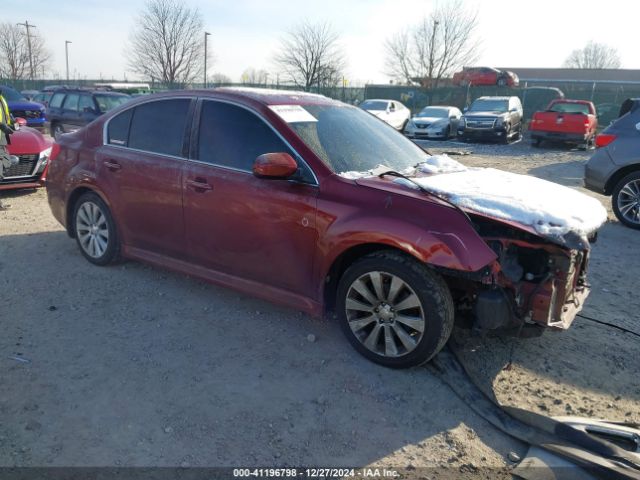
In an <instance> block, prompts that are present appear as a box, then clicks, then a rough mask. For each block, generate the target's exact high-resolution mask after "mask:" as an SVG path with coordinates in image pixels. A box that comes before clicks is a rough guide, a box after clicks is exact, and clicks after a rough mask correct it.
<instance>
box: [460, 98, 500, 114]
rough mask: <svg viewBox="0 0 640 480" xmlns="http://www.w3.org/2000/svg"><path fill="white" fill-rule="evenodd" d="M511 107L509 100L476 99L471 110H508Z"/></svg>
mask: <svg viewBox="0 0 640 480" xmlns="http://www.w3.org/2000/svg"><path fill="white" fill-rule="evenodd" d="M508 109H509V102H508V101H507V100H489V99H483V100H476V101H475V102H473V103H472V104H471V107H469V111H470V112H506V111H507V110H508Z"/></svg>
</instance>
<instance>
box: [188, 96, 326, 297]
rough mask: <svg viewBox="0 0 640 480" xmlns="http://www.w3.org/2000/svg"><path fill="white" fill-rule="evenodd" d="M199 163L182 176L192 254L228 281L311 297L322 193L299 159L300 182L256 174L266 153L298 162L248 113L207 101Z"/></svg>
mask: <svg viewBox="0 0 640 480" xmlns="http://www.w3.org/2000/svg"><path fill="white" fill-rule="evenodd" d="M196 136H197V139H196V140H195V144H194V148H193V150H192V157H193V159H192V160H191V161H189V162H187V164H186V165H185V170H184V174H183V187H184V211H185V229H186V237H187V238H186V240H187V249H188V252H189V255H190V256H191V258H192V261H194V262H197V263H198V264H200V265H202V266H204V267H206V268H210V269H213V270H216V271H219V272H222V273H226V274H229V275H232V276H234V277H240V278H242V279H245V280H252V281H256V282H260V283H264V284H267V285H269V286H272V287H276V288H280V289H284V290H287V291H290V292H292V293H296V294H301V295H312V294H313V286H312V280H311V278H312V270H313V257H314V251H315V247H316V243H317V231H316V228H315V223H316V222H315V215H316V196H317V187H316V182H315V179H314V177H313V174H312V172H311V171H310V170H309V168H308V167H307V166H306V165H305V164H304V163H303V162H302V161H301V159H298V163H299V165H300V169H299V173H298V175H297V179H296V180H266V179H260V178H257V177H255V176H254V175H253V174H252V166H253V163H254V161H255V159H256V157H258V155H261V154H263V153H273V152H287V153H290V154H291V155H292V156H294V158H296V157H295V154H294V152H293V151H291V149H290V148H289V147H288V146H287V144H286V143H285V142H284V141H283V140H282V139H281V138H280V137H279V136H278V135H277V134H276V133H275V131H274V130H272V129H271V127H270V126H269V125H267V124H266V123H265V122H264V121H263V120H262V119H261V118H260V117H258V116H257V115H256V114H254V113H253V112H251V111H249V110H246V109H244V108H243V107H240V106H236V105H232V104H229V103H223V102H217V101H209V100H206V101H203V102H202V106H201V112H200V119H199V127H198V129H197V135H196Z"/></svg>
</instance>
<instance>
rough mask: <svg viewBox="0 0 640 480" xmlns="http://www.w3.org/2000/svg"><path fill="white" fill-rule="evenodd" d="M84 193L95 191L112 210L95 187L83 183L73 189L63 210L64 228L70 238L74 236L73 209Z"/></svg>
mask: <svg viewBox="0 0 640 480" xmlns="http://www.w3.org/2000/svg"><path fill="white" fill-rule="evenodd" d="M85 193H95V194H96V195H98V196H99V197H100V198H101V199H102V201H103V202H104V203H105V204H106V205H107V207H109V209H110V210H112V209H111V205H110V204H109V202H108V201H107V199H106V198H105V196H104V195H103V194H102V193H101V192H100V191H99V190H97V189H96V188H93V187H92V186H89V185H86V184H83V185H79V186H78V187H76V188H75V189H73V190H72V191H71V193H70V194H69V197H68V199H67V203H66V211H65V216H66V222H65V228H66V229H67V235H69V236H70V237H71V238H75V236H76V235H75V231H74V228H73V211H74V209H75V206H76V203H77V202H78V199H79V198H80V197H81V196H82V195H84V194H85ZM112 211H113V210H112ZM112 215H113V213H112ZM114 221H115V220H114Z"/></svg>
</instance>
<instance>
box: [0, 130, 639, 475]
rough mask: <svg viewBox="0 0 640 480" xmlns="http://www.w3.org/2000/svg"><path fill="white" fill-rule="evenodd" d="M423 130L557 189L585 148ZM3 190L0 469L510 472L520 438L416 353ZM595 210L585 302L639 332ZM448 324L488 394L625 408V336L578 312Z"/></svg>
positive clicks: (624, 243)
mask: <svg viewBox="0 0 640 480" xmlns="http://www.w3.org/2000/svg"><path fill="white" fill-rule="evenodd" d="M427 145H428V148H429V149H432V150H433V151H434V152H440V151H444V150H458V149H466V150H472V151H473V153H472V154H471V155H467V156H460V157H455V158H457V159H459V160H460V161H462V162H463V163H465V164H467V165H475V166H491V167H496V168H501V169H505V170H510V171H514V172H518V173H529V174H532V175H536V176H539V177H542V178H547V179H550V180H553V181H556V182H559V183H563V184H565V185H570V186H574V187H579V185H580V183H581V176H582V166H583V164H584V162H585V161H586V159H587V158H588V156H589V153H588V152H579V151H566V150H564V151H563V150H553V149H540V150H535V149H532V148H531V147H530V146H529V145H528V144H525V143H524V142H521V143H517V144H513V145H508V146H491V145H473V146H471V145H464V146H461V145H459V144H456V143H447V144H443V143H435V142H434V143H429V144H427ZM0 195H2V196H3V199H4V200H5V201H7V202H9V203H11V204H12V205H13V207H12V209H11V210H9V211H6V212H0V292H2V293H1V294H0V325H1V326H2V334H1V335H0V385H2V388H1V389H0V466H249V465H251V466H255V465H261V466H286V465H298V466H300V465H313V466H365V465H377V466H381V467H382V466H384V467H399V468H406V467H409V466H412V467H431V468H433V470H429V474H434V475H438V474H439V472H440V473H442V472H449V473H450V472H455V473H456V475H458V477H456V478H476V477H477V476H478V469H483V468H492V469H493V470H491V471H490V472H489V473H487V471H483V472H485V473H484V474H483V478H511V475H510V474H509V469H510V467H511V465H512V463H511V462H510V461H509V460H508V458H507V456H508V454H509V452H512V451H514V452H516V453H518V454H519V455H523V454H524V452H525V446H524V445H522V444H520V443H519V442H516V441H514V440H513V439H511V438H509V437H507V436H505V435H503V434H502V433H500V432H499V431H497V430H496V429H494V428H493V427H491V426H490V425H489V424H488V423H487V422H485V421H484V420H483V419H481V418H480V417H478V416H477V415H475V414H474V413H473V412H471V410H470V409H469V407H468V406H466V405H465V404H464V403H462V402H461V401H460V400H458V399H457V397H455V396H454V395H453V393H452V392H451V391H450V390H449V389H448V387H446V386H445V385H444V384H442V383H441V382H440V381H439V380H437V379H436V378H435V377H433V376H432V375H431V374H430V373H429V371H428V370H427V368H418V369H413V370H409V371H391V370H387V369H384V368H381V367H378V366H376V365H373V364H371V363H369V362H367V361H366V360H364V359H363V358H361V357H360V356H359V355H358V354H356V353H355V351H353V350H352V349H351V348H350V347H349V345H348V343H347V342H346V340H345V339H344V338H343V337H342V334H341V332H340V331H339V329H338V327H337V326H336V325H335V324H333V323H332V322H328V321H319V320H314V319H311V318H309V317H308V316H306V315H303V314H300V313H299V312H296V311H291V310H287V309H283V308H280V307H276V306H273V305H271V304H267V303H264V302H262V301H259V300H255V299H252V298H249V297H246V296H242V295H239V294H237V293H235V292H233V291H230V290H227V289H224V288H219V287H215V286H211V285H208V284H205V283H202V282H200V281H197V280H194V279H190V278H188V277H185V276H182V275H176V274H173V273H171V272H167V271H164V270H160V269H155V268H152V267H149V266H146V265H142V264H139V263H134V262H128V263H125V264H122V265H119V266H114V267H107V268H99V267H95V266H92V265H90V264H89V263H88V262H87V261H85V260H84V259H83V258H82V256H81V255H80V254H79V252H78V251H77V249H76V245H75V243H74V241H72V240H71V239H69V238H68V237H67V236H66V234H65V233H64V232H63V230H62V228H61V227H60V225H58V224H57V223H56V222H55V220H54V219H53V217H52V216H51V214H50V212H49V208H48V205H47V202H46V195H45V192H44V191H43V190H39V191H36V192H18V193H12V194H7V193H4V194H1V193H0ZM596 196H597V195H596ZM599 198H601V199H602V201H603V202H604V203H605V204H606V205H607V206H608V202H607V200H608V199H605V198H604V197H599ZM611 218H612V220H611V221H610V222H609V223H607V225H605V226H604V227H603V229H602V231H601V235H600V238H599V240H598V243H597V244H596V245H595V246H594V249H593V255H592V262H591V281H592V283H593V293H592V295H591V297H590V298H589V300H588V305H587V307H586V309H585V310H584V312H583V313H584V314H586V315H589V316H593V317H596V318H600V319H603V320H607V321H610V322H614V323H618V324H620V325H624V326H626V327H628V328H634V329H635V330H640V326H638V321H637V312H638V311H640V299H639V297H638V296H637V294H636V291H635V281H634V280H635V279H636V277H637V272H638V271H640V259H639V257H638V256H637V252H638V250H639V247H640V235H639V234H638V233H637V232H635V231H632V230H629V229H626V228H624V227H622V226H620V225H619V224H618V223H617V222H616V221H615V220H614V219H613V217H612V216H611ZM458 334H459V335H460V338H461V341H462V342H463V344H464V347H463V351H462V353H461V355H462V357H463V359H464V360H465V363H466V364H467V365H468V366H469V367H470V369H471V371H472V374H473V376H474V377H475V379H476V381H477V382H479V383H481V384H482V385H485V386H486V387H487V388H492V389H493V390H494V392H495V395H496V397H497V398H498V400H499V401H501V402H502V403H505V404H511V405H517V406H520V407H524V408H529V409H532V410H533V411H537V412H541V413H545V414H552V415H565V414H572V415H574V414H575V415H579V416H587V417H605V418H607V419H612V420H627V421H628V420H633V421H640V404H639V401H638V400H639V396H640V393H639V392H638V390H637V379H638V377H639V374H640V364H639V362H638V360H637V359H638V358H640V347H639V345H638V342H637V338H634V337H633V336H630V335H628V334H625V333H622V332H619V331H616V330H612V329H610V328H606V327H603V326H600V325H597V324H594V323H591V322H588V321H586V320H581V319H578V320H577V321H576V323H575V324H574V326H573V327H572V329H571V330H569V331H567V332H564V333H551V332H550V333H547V334H545V335H544V336H542V337H541V338H538V339H527V340H524V339H521V340H515V339H499V338H490V337H487V338H467V337H466V335H465V334H464V333H460V332H458ZM514 342H515V349H514V358H513V368H511V369H510V370H504V369H503V367H504V366H505V365H506V363H507V362H508V359H509V350H510V348H511V345H512V344H513V343H514Z"/></svg>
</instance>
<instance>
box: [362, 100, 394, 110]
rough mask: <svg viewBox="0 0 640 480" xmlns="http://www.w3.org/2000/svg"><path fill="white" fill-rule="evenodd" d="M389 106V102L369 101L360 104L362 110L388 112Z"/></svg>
mask: <svg viewBox="0 0 640 480" xmlns="http://www.w3.org/2000/svg"><path fill="white" fill-rule="evenodd" d="M388 104H389V103H388V102H384V101H381V100H367V101H365V102H362V103H361V104H360V108H363V109H364V110H386V109H387V105H388Z"/></svg>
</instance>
